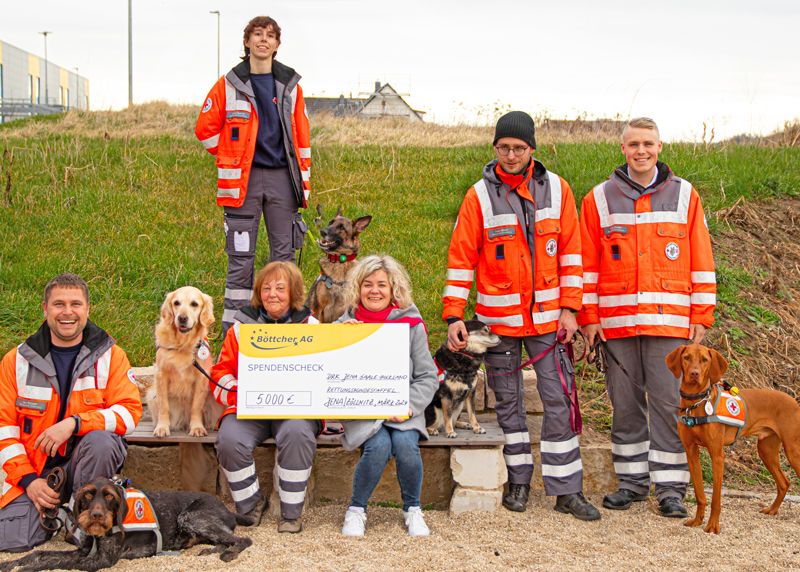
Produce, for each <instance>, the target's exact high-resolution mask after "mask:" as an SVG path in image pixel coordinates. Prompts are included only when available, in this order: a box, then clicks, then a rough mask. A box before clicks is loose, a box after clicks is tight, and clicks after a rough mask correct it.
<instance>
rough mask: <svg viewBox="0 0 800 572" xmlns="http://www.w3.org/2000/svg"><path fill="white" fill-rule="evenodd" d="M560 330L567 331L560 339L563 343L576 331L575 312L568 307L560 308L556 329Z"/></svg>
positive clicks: (566, 342) (569, 339)
mask: <svg viewBox="0 0 800 572" xmlns="http://www.w3.org/2000/svg"><path fill="white" fill-rule="evenodd" d="M561 330H566V331H567V337H565V338H564V339H563V340H562V341H561V343H563V344H568V343H569V342H571V341H572V336H573V335H574V334H575V332H577V331H578V320H576V319H575V313H574V312H573V311H572V310H570V309H568V308H562V309H561V316H559V317H558V331H561ZM556 335H557V334H556Z"/></svg>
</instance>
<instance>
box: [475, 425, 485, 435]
mask: <svg viewBox="0 0 800 572" xmlns="http://www.w3.org/2000/svg"><path fill="white" fill-rule="evenodd" d="M472 432H473V433H475V434H476V435H483V434H484V433H486V429H484V428H483V427H481V426H480V425H476V426H475V427H473V428H472Z"/></svg>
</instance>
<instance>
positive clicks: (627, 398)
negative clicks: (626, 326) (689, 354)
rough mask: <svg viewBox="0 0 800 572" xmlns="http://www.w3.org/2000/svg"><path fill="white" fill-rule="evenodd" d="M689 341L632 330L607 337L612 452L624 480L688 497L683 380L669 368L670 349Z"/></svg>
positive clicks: (626, 485) (641, 488)
mask: <svg viewBox="0 0 800 572" xmlns="http://www.w3.org/2000/svg"><path fill="white" fill-rule="evenodd" d="M684 343H686V340H683V339H680V338H667V337H659V336H633V337H630V338H619V339H614V340H608V350H609V353H612V354H613V355H614V357H615V358H616V359H617V360H619V362H620V363H621V364H622V365H623V366H624V367H625V370H626V371H627V372H628V375H625V373H624V372H623V371H622V369H621V368H620V367H619V365H617V364H616V362H615V361H614V359H613V358H612V357H611V356H609V359H608V360H607V361H608V372H607V373H606V385H607V386H608V396H609V398H610V399H611V406H612V407H613V409H614V416H613V420H612V424H611V453H612V459H613V461H614V469H615V471H616V473H617V478H618V479H619V486H620V488H623V489H629V490H631V491H633V492H635V493H639V494H642V493H646V492H648V491H649V490H650V483H651V482H652V483H654V484H655V494H656V498H657V499H658V500H659V501H661V500H662V499H664V498H666V497H678V498H683V496H684V495H685V494H686V485H687V484H688V482H689V466H688V465H687V463H686V453H685V452H684V450H683V445H682V444H681V440H680V438H679V437H678V418H677V411H678V403H679V397H678V391H679V388H680V380H679V379H677V378H676V377H675V376H674V375H672V372H671V371H670V370H669V369H668V368H667V365H666V363H665V361H664V358H666V356H667V354H668V353H670V352H671V351H672V350H674V349H675V348H677V347H678V346H680V345H681V344H684Z"/></svg>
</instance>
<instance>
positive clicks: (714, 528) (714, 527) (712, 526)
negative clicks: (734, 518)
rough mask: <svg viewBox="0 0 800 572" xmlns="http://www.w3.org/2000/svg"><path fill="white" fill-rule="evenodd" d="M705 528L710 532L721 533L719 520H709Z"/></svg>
mask: <svg viewBox="0 0 800 572" xmlns="http://www.w3.org/2000/svg"><path fill="white" fill-rule="evenodd" d="M703 530H704V531H706V532H708V533H711V532H713V533H714V534H719V522H709V523H708V524H707V525H706V527H705V528H704V529H703Z"/></svg>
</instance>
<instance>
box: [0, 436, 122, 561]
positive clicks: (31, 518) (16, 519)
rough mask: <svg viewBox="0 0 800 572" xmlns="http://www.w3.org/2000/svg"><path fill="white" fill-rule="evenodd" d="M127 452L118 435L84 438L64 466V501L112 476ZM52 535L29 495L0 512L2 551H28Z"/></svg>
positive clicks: (19, 498) (20, 497) (18, 499)
mask: <svg viewBox="0 0 800 572" xmlns="http://www.w3.org/2000/svg"><path fill="white" fill-rule="evenodd" d="M126 453H127V445H126V444H125V441H124V440H123V439H122V437H120V436H119V435H116V434H115V433H111V432H109V431H91V432H89V433H87V434H86V435H84V436H83V437H81V438H80V440H79V441H78V443H77V445H76V446H75V449H74V450H73V452H72V457H71V458H70V460H69V461H68V462H67V463H66V464H65V465H64V468H65V470H66V473H67V482H66V483H65V484H64V488H63V489H62V495H61V498H62V500H66V498H67V497H69V496H70V495H71V494H74V493H75V491H77V490H78V489H79V488H81V487H82V486H83V485H85V484H86V483H88V482H90V481H92V480H93V479H95V478H97V477H107V478H110V477H112V476H113V475H114V474H115V473H117V472H118V471H119V470H120V468H121V467H122V463H124V462H125V455H126ZM52 534H53V533H52V532H48V531H46V530H45V529H44V528H42V527H41V526H40V525H39V512H38V511H37V510H36V507H35V506H34V504H33V502H32V501H31V499H30V498H28V495H26V494H22V495H20V496H19V497H17V498H16V499H14V500H13V501H11V502H10V503H9V504H8V505H6V506H5V507H4V508H2V509H0V551H8V552H25V551H28V550H30V549H32V548H33V547H34V546H39V545H40V544H42V543H43V542H45V541H46V540H48V539H49V538H50V537H51V536H52Z"/></svg>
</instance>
